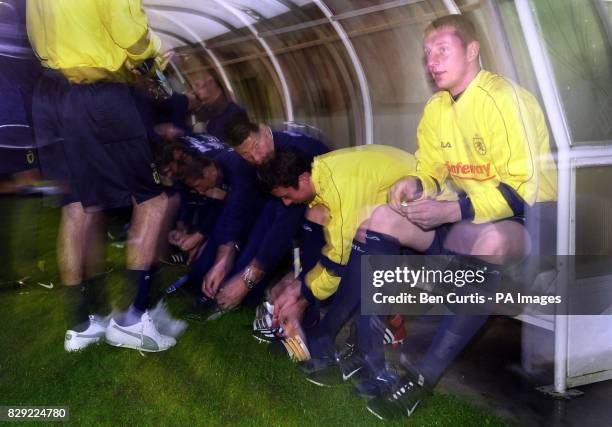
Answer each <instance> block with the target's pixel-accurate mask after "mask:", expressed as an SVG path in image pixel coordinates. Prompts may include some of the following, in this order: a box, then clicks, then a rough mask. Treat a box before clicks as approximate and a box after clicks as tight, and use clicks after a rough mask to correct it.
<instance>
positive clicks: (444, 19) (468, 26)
mask: <svg viewBox="0 0 612 427" xmlns="http://www.w3.org/2000/svg"><path fill="white" fill-rule="evenodd" d="M440 28H452V29H453V30H454V31H455V34H456V35H457V37H459V39H460V40H461V42H462V43H463V45H464V46H467V45H468V44H470V43H472V42H478V37H477V36H476V27H475V26H474V24H473V23H472V21H470V20H469V19H468V18H466V17H465V15H446V16H441V17H440V18H437V19H435V20H434V21H433V22H432V23H430V24H429V25H428V26H427V28H425V37H427V36H428V35H429V34H430V33H431V32H433V31H436V30H439V29H440Z"/></svg>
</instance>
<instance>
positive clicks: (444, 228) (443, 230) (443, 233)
mask: <svg viewBox="0 0 612 427" xmlns="http://www.w3.org/2000/svg"><path fill="white" fill-rule="evenodd" d="M500 221H514V222H518V223H519V224H521V225H525V217H523V216H513V217H510V218H505V219H503V220H500ZM493 222H499V221H493ZM453 225H454V224H442V225H441V226H439V227H437V228H436V229H435V230H434V239H433V242H431V245H430V246H429V248H427V250H426V251H425V252H424V254H426V255H451V254H453V252H452V251H450V250H448V249H446V248H445V247H444V241H445V240H446V237H447V236H448V233H449V232H450V230H451V228H452V227H453ZM530 234H531V233H530ZM532 239H533V237H532Z"/></svg>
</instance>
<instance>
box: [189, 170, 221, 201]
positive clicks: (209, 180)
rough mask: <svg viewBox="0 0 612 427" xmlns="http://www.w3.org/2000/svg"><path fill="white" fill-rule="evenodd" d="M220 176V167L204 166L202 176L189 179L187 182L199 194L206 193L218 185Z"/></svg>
mask: <svg viewBox="0 0 612 427" xmlns="http://www.w3.org/2000/svg"><path fill="white" fill-rule="evenodd" d="M218 178H219V171H218V169H217V168H216V167H215V166H209V167H207V168H204V170H203V171H202V176H201V177H199V178H197V179H190V180H187V181H185V184H187V186H189V187H191V188H193V189H194V190H195V191H196V192H197V193H198V194H201V195H205V194H206V192H207V191H208V190H211V189H213V188H214V187H215V186H216V185H217V180H218Z"/></svg>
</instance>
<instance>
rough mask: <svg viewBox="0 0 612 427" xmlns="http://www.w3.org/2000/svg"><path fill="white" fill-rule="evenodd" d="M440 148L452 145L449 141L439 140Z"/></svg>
mask: <svg viewBox="0 0 612 427" xmlns="http://www.w3.org/2000/svg"><path fill="white" fill-rule="evenodd" d="M440 148H452V145H451V143H450V142H448V141H446V142H444V141H440Z"/></svg>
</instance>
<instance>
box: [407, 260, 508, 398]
mask: <svg viewBox="0 0 612 427" xmlns="http://www.w3.org/2000/svg"><path fill="white" fill-rule="evenodd" d="M446 268H447V269H470V270H474V269H480V270H484V271H486V282H485V284H486V287H487V291H489V292H494V291H495V289H497V287H498V286H499V284H500V281H501V272H500V269H501V266H500V265H496V264H491V263H488V262H486V261H483V260H481V259H478V258H475V257H472V256H461V255H459V256H455V257H454V259H453V260H452V261H451V263H450V264H449V266H447V267H446ZM462 292H469V291H467V290H464V288H462V289H461V290H459V291H457V293H462ZM457 312H458V314H454V315H447V316H444V318H443V319H442V322H441V323H440V325H439V326H438V329H437V332H436V334H435V336H434V338H433V341H432V342H431V345H430V346H429V348H428V350H427V353H426V354H425V356H423V358H422V360H421V362H420V364H419V371H420V373H421V374H422V375H423V376H424V377H425V381H426V382H427V384H429V385H430V386H432V387H433V386H434V385H435V384H436V383H437V382H438V380H439V379H440V377H441V376H442V374H443V373H444V371H445V370H446V369H447V368H448V366H449V365H450V364H451V363H452V362H453V360H455V358H456V357H457V356H458V355H459V353H460V352H461V351H462V350H463V349H464V348H465V347H466V346H467V344H468V343H469V342H470V340H471V339H472V338H473V337H474V335H476V333H477V332H478V331H479V330H480V329H481V328H482V326H483V325H484V324H485V322H486V321H487V319H488V318H489V313H488V308H487V307H484V308H476V307H468V306H466V307H461V308H460V309H459V310H457ZM472 312H473V313H472Z"/></svg>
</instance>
